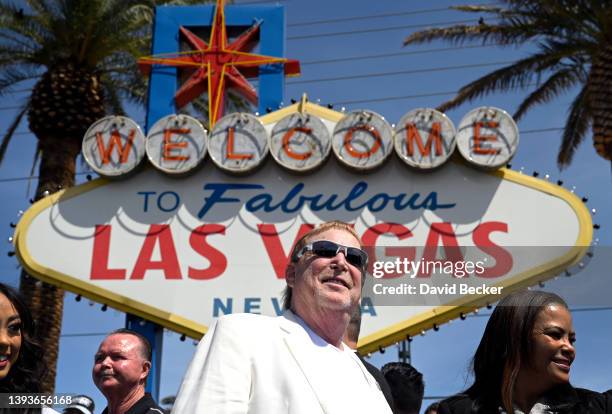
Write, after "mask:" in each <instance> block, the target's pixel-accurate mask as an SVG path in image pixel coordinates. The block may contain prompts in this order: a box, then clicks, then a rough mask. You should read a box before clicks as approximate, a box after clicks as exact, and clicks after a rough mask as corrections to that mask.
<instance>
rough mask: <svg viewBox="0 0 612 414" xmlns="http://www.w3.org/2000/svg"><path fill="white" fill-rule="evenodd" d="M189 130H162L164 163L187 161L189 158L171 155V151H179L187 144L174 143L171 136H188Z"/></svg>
mask: <svg viewBox="0 0 612 414" xmlns="http://www.w3.org/2000/svg"><path fill="white" fill-rule="evenodd" d="M190 132H191V129H188V128H177V129H164V151H163V155H162V158H163V159H164V160H165V161H187V160H188V159H189V156H186V155H176V154H172V151H175V150H180V149H181V148H187V142H186V141H185V142H174V141H172V134H180V135H183V134H189V133H190Z"/></svg>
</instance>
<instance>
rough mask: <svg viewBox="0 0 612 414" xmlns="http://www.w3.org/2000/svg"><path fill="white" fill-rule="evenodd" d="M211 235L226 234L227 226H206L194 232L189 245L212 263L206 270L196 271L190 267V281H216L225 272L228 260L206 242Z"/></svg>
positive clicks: (188, 273)
mask: <svg viewBox="0 0 612 414" xmlns="http://www.w3.org/2000/svg"><path fill="white" fill-rule="evenodd" d="M211 234H225V226H223V225H221V224H204V225H202V226H200V227H198V228H196V229H194V230H193V232H192V233H191V236H189V245H190V246H191V247H192V248H193V250H195V251H196V252H197V253H199V254H200V255H201V256H202V257H205V258H206V259H208V261H209V262H210V266H208V267H207V268H206V269H194V268H192V267H189V270H188V271H187V275H188V276H189V278H190V279H196V280H207V279H214V278H215V277H217V276H220V275H221V274H223V272H225V269H226V268H227V258H226V257H225V256H224V255H223V253H221V252H220V251H219V250H217V249H215V248H214V247H212V246H211V245H210V244H208V242H207V241H206V237H208V236H209V235H211Z"/></svg>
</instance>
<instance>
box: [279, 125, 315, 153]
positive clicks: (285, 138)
mask: <svg viewBox="0 0 612 414" xmlns="http://www.w3.org/2000/svg"><path fill="white" fill-rule="evenodd" d="M296 132H302V133H304V134H310V133H311V132H312V129H310V128H306V127H295V128H291V129H290V130H289V131H287V133H285V135H284V136H283V151H285V154H287V156H288V157H289V158H293V159H294V160H298V161H303V160H306V159H308V158H310V157H311V156H312V151H306V152H295V151H293V150H292V149H291V147H290V146H289V144H290V142H289V141H290V140H291V137H292V136H293V134H295V133H296Z"/></svg>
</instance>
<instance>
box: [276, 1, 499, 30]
mask: <svg viewBox="0 0 612 414" xmlns="http://www.w3.org/2000/svg"><path fill="white" fill-rule="evenodd" d="M492 4H494V3H492ZM490 5H491V4H480V5H479V6H490ZM445 11H453V10H452V9H451V8H450V7H440V8H437V9H423V10H411V11H404V12H395V13H382V14H371V15H364V16H353V17H340V18H337V19H325V20H311V21H305V22H298V23H289V24H288V25H287V27H301V26H314V25H318V24H328V23H342V22H354V21H359V20H372V19H381V18H385V17H398V16H412V15H416V14H427V13H436V12H445Z"/></svg>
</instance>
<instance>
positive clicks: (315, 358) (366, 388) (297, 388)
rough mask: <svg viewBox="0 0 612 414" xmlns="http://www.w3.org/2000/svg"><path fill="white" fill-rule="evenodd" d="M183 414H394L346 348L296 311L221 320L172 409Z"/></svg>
mask: <svg viewBox="0 0 612 414" xmlns="http://www.w3.org/2000/svg"><path fill="white" fill-rule="evenodd" d="M173 413H180V414H202V413H206V414H230V413H231V414H245V413H249V414H280V413H282V414H321V413H325V414H346V413H351V414H391V409H390V408H389V406H388V405H387V401H386V400H385V397H384V396H383V394H382V392H381V391H380V388H379V386H378V383H377V382H376V380H375V379H374V378H373V377H372V376H371V375H370V373H369V372H368V371H367V369H366V368H365V367H364V366H363V364H362V363H361V361H359V358H358V357H357V356H356V355H354V354H353V352H352V351H351V349H350V348H349V347H348V346H344V345H343V349H338V348H336V347H334V346H333V345H330V344H329V343H327V342H326V341H324V340H323V339H322V338H321V337H320V336H318V335H317V334H316V333H314V332H313V331H312V330H311V329H310V328H309V327H308V326H307V325H306V324H305V323H304V321H302V320H301V319H300V318H298V317H297V316H296V315H295V314H293V313H292V312H290V311H286V312H285V313H284V314H283V315H282V316H280V317H277V318H274V317H269V316H262V315H253V314H233V315H227V316H222V317H221V318H219V319H218V320H217V321H216V322H215V323H214V324H213V325H212V326H211V328H210V330H209V331H208V333H207V334H206V335H205V336H204V339H203V340H202V341H201V342H200V344H199V345H198V350H197V351H196V353H195V355H194V357H193V360H192V361H191V364H190V366H189V369H188V370H187V373H186V374H185V378H184V379H183V383H182V384H181V388H180V390H179V393H178V395H177V399H176V402H175V404H174V408H173Z"/></svg>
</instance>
